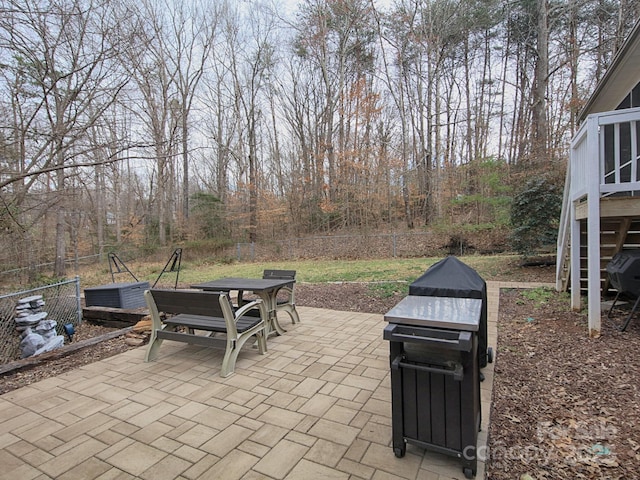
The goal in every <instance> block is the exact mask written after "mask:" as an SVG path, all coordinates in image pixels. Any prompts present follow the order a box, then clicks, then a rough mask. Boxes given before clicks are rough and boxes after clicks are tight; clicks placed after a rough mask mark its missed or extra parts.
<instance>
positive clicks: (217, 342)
mask: <svg viewBox="0 0 640 480" xmlns="http://www.w3.org/2000/svg"><path fill="white" fill-rule="evenodd" d="M156 335H157V336H158V338H159V339H164V340H173V341H175V342H183V343H189V344H191V345H198V346H200V347H215V346H219V347H224V346H225V345H226V343H227V341H226V340H225V339H223V338H214V337H209V336H206V335H194V334H192V333H182V332H172V331H170V330H158V331H157V332H156Z"/></svg>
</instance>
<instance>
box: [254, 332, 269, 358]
mask: <svg viewBox="0 0 640 480" xmlns="http://www.w3.org/2000/svg"><path fill="white" fill-rule="evenodd" d="M256 337H258V353H259V354H260V355H264V354H265V353H267V337H266V335H265V332H264V330H262V331H260V332H258V333H256Z"/></svg>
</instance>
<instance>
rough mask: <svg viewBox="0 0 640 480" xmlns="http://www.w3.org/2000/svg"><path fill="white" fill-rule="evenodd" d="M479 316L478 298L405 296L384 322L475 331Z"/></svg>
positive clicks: (389, 312) (480, 310)
mask: <svg viewBox="0 0 640 480" xmlns="http://www.w3.org/2000/svg"><path fill="white" fill-rule="evenodd" d="M481 314H482V300H481V299H477V298H453V297H423V296H417V295H408V296H406V297H405V298H403V299H402V300H401V301H400V302H399V303H398V304H397V305H396V306H395V307H393V308H392V309H391V310H389V311H388V312H387V313H386V314H385V316H384V319H385V320H386V321H387V322H389V323H400V324H404V325H415V326H419V327H435V328H447V329H451V330H468V331H472V332H476V331H478V328H479V326H480V316H481Z"/></svg>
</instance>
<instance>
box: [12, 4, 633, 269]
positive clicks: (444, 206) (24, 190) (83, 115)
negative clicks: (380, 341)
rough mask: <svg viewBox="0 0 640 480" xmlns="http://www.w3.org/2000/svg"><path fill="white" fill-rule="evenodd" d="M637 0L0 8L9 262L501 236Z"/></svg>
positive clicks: (552, 171) (556, 155)
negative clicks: (366, 237)
mask: <svg viewBox="0 0 640 480" xmlns="http://www.w3.org/2000/svg"><path fill="white" fill-rule="evenodd" d="M639 9H640V1H637V0H617V1H616V0H564V1H548V0H513V1H509V2H504V1H502V0H500V1H497V0H455V1H454V0H395V1H389V2H378V1H375V0H374V1H371V0H300V1H299V2H291V1H289V2H286V3H279V2H267V1H254V0H244V1H232V0H228V1H224V0H202V1H198V0H187V1H184V2H181V1H178V2H176V1H169V0H138V1H136V2H132V1H127V0H98V1H95V0H94V1H91V0H53V1H42V0H24V1H20V0H0V91H1V93H2V94H1V95H0V111H1V112H2V119H3V120H2V122H1V124H0V202H1V204H2V206H1V208H0V226H1V227H2V231H3V235H2V240H1V245H0V247H1V252H2V253H1V254H0V264H2V265H4V266H5V267H6V268H11V267H25V266H29V265H35V264H38V263H42V262H43V261H45V260H50V261H53V262H54V263H55V266H54V275H55V276H64V274H65V260H67V259H68V258H70V257H72V256H74V255H76V256H77V255H84V254H89V253H102V252H104V251H106V250H112V249H116V250H117V249H118V248H122V247H123V246H125V245H126V246H128V247H130V246H137V247H141V248H146V249H153V248H155V247H157V246H168V245H178V244H180V245H184V244H189V242H199V243H200V244H202V243H203V242H204V243H206V242H210V243H211V244H212V245H224V244H228V243H229V242H236V241H242V242H259V241H270V240H273V239H283V238H294V237H300V236H305V235H309V234H330V233H335V232H344V231H354V230H358V231H362V230H364V231H395V230H407V229H409V230H411V229H414V230H415V229H428V228H435V229H437V228H439V229H441V230H442V229H446V230H447V231H450V232H452V235H453V234H467V235H475V234H476V233H475V232H480V231H482V232H486V231H489V232H496V233H495V234H496V235H500V236H502V237H504V235H506V234H507V233H508V232H509V229H510V228H511V227H510V222H509V211H510V210H509V208H510V202H511V199H512V198H513V197H514V195H516V194H517V192H518V191H519V190H521V189H522V187H523V186H524V185H525V184H526V181H527V180H529V179H538V178H540V177H543V176H544V178H545V179H546V181H548V182H550V183H552V184H555V185H559V186H562V183H563V181H564V171H565V165H566V161H567V150H568V145H569V140H570V138H571V136H572V134H573V132H574V131H575V130H576V123H577V114H578V112H579V110H580V108H581V106H582V105H583V104H584V102H585V101H586V100H587V99H588V97H589V95H590V93H591V92H592V91H593V89H594V86H595V84H596V83H597V82H598V81H599V80H600V79H601V78H602V77H603V75H604V73H605V71H606V68H607V66H608V65H609V64H610V62H611V60H612V58H613V56H614V55H615V53H616V51H617V49H619V48H620V46H621V44H622V42H623V41H624V38H625V35H626V34H627V33H628V32H629V30H630V29H631V28H632V27H633V24H634V22H635V20H636V19H637V18H638V11H639Z"/></svg>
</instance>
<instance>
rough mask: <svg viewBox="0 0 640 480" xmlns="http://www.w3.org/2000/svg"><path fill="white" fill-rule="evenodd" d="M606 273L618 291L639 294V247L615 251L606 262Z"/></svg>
mask: <svg viewBox="0 0 640 480" xmlns="http://www.w3.org/2000/svg"><path fill="white" fill-rule="evenodd" d="M607 273H608V274H609V279H610V280H611V285H612V286H613V288H615V289H616V290H617V291H618V292H621V293H629V294H633V295H640V249H638V250H622V251H621V252H619V253H616V254H615V255H614V256H613V258H612V259H611V261H610V262H609V263H608V264H607Z"/></svg>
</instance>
